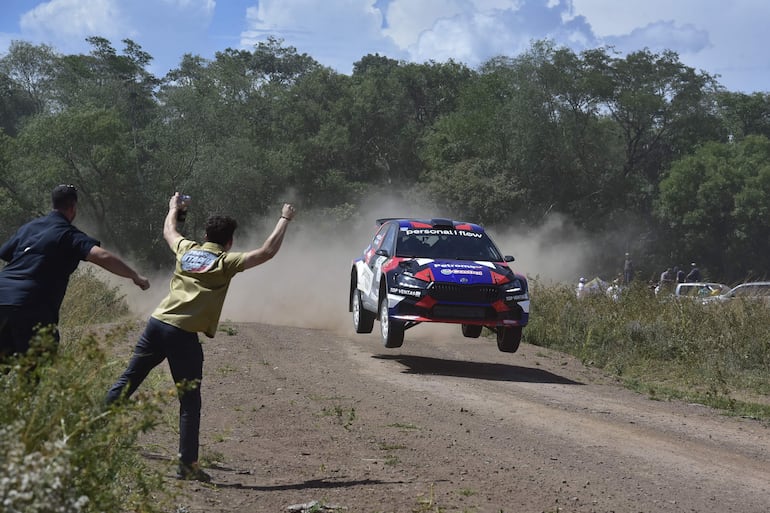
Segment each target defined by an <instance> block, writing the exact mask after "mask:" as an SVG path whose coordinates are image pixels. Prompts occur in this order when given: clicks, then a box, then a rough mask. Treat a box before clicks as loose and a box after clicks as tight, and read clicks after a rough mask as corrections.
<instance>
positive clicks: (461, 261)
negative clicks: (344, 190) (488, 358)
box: [348, 218, 529, 353]
mask: <svg viewBox="0 0 770 513" xmlns="http://www.w3.org/2000/svg"><path fill="white" fill-rule="evenodd" d="M377 225H378V228H377V231H376V233H375V234H374V237H373V238H372V240H371V241H370V243H369V245H368V246H367V247H366V248H364V250H363V253H362V254H361V255H360V256H359V257H357V258H355V259H354V260H353V265H352V268H351V272H350V297H349V302H348V310H349V311H350V312H352V313H353V328H354V329H355V331H356V333H371V332H372V330H373V327H374V321H375V320H379V323H380V334H381V338H382V342H383V344H384V345H385V347H388V348H396V347H401V345H402V344H403V342H404V331H406V330H408V329H410V328H412V327H414V326H417V325H418V324H421V323H423V322H439V323H455V324H460V325H461V327H462V334H463V335H464V336H465V337H468V338H478V337H479V336H480V335H481V333H482V330H483V328H484V327H487V328H489V329H491V330H493V331H494V332H495V333H496V334H497V347H498V349H499V350H500V351H503V352H508V353H513V352H516V350H517V349H518V348H519V343H520V341H521V335H522V329H523V328H524V326H526V325H527V323H528V321H529V289H528V286H527V279H526V278H525V277H524V276H523V275H521V274H517V273H515V272H514V271H513V270H511V268H510V267H509V263H510V262H512V261H513V257H512V256H503V255H502V253H500V250H499V249H498V248H497V246H495V244H494V242H492V239H491V238H490V237H489V235H488V234H487V233H486V231H485V230H484V228H482V227H481V226H480V225H477V224H473V223H467V222H461V221H455V220H451V219H411V218H387V219H378V220H377Z"/></svg>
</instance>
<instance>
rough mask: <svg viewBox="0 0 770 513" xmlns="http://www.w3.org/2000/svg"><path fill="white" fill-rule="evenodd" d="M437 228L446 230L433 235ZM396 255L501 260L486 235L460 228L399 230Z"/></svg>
mask: <svg viewBox="0 0 770 513" xmlns="http://www.w3.org/2000/svg"><path fill="white" fill-rule="evenodd" d="M438 231H441V232H446V233H441V234H436V233H435V232H438ZM414 232H422V233H414ZM432 232H434V233H432ZM396 256H399V257H417V258H433V259H440V258H449V259H454V260H486V261H492V262H501V261H502V260H503V258H502V256H501V255H500V252H499V251H498V249H497V248H496V247H495V245H494V243H492V240H491V239H490V238H489V236H487V234H485V233H478V232H467V231H462V230H402V231H401V232H399V235H398V241H397V243H396Z"/></svg>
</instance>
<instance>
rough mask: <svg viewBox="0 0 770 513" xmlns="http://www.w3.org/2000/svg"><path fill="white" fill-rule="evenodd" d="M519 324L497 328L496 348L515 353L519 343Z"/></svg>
mask: <svg viewBox="0 0 770 513" xmlns="http://www.w3.org/2000/svg"><path fill="white" fill-rule="evenodd" d="M521 332H522V328H521V326H508V327H504V328H497V348H498V349H499V350H500V351H502V352H503V353H515V352H516V351H517V350H518V349H519V344H520V343H521Z"/></svg>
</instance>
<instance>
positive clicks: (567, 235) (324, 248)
mask: <svg viewBox="0 0 770 513" xmlns="http://www.w3.org/2000/svg"><path fill="white" fill-rule="evenodd" d="M363 205H364V206H363V207H362V208H361V209H360V210H359V212H358V213H357V214H356V215H355V216H353V218H352V219H351V220H346V221H344V222H342V223H334V222H333V220H331V219H330V216H329V215H325V214H322V213H318V212H306V211H303V210H302V209H301V207H300V208H298V213H297V217H296V219H295V220H294V221H293V222H292V223H291V225H290V226H289V229H288V231H287V234H286V238H285V239H284V243H283V246H282V247H281V250H280V251H279V253H278V254H277V255H276V256H275V257H274V258H273V259H272V260H270V261H268V262H266V263H264V264H262V265H259V266H257V267H255V268H252V269H249V270H247V271H245V272H243V273H240V274H238V275H236V276H235V278H234V279H233V281H232V282H231V284H230V290H229V293H228V296H227V299H226V301H225V304H224V308H223V311H222V317H221V321H222V322H225V321H232V322H260V323H268V324H274V325H284V326H292V327H303V328H316V329H323V330H329V331H333V332H338V333H344V334H350V333H352V329H353V328H352V319H351V314H350V313H349V312H348V296H349V286H350V271H351V265H352V261H353V259H354V258H356V257H358V256H359V255H360V254H361V252H362V251H363V249H364V248H365V247H366V245H367V244H368V243H369V241H370V240H371V238H372V236H373V234H374V231H375V229H376V222H375V221H376V219H378V218H382V217H423V218H432V217H447V218H452V217H453V216H452V213H451V212H447V211H446V210H445V209H441V208H437V207H436V206H433V205H430V204H427V203H425V202H415V201H410V200H409V199H408V198H406V197H395V198H389V199H385V200H380V201H374V200H371V201H368V202H364V203H363ZM279 216H280V208H276V211H275V213H274V214H273V215H271V216H269V218H267V219H264V220H262V221H260V222H259V223H257V228H256V229H254V230H252V231H250V232H244V231H242V228H239V229H238V230H237V231H236V233H235V242H234V246H233V251H248V250H251V249H254V248H256V247H259V246H261V245H262V243H263V242H264V239H265V238H266V237H267V236H268V235H269V234H270V232H271V231H272V229H273V227H274V226H275V222H277V220H278V218H279ZM462 220H465V221H473V220H472V219H465V218H463V219H462ZM486 229H487V231H488V233H489V234H490V236H491V237H492V238H493V240H494V241H495V242H496V244H497V246H498V247H499V248H500V250H501V252H502V253H503V254H505V255H512V256H514V257H515V259H516V260H515V261H514V262H513V264H512V267H513V268H514V270H516V271H517V272H519V273H522V274H524V275H526V276H528V277H529V278H537V279H538V280H540V281H542V282H544V283H561V282H566V283H574V282H576V281H577V278H578V277H579V276H580V273H581V269H584V268H585V267H586V265H587V264H588V263H589V262H591V260H592V258H593V255H594V249H593V247H592V245H591V244H590V243H588V242H587V238H586V237H585V236H584V235H582V234H581V233H580V232H579V231H578V230H576V229H575V228H574V227H573V226H571V225H570V223H569V222H568V221H567V220H566V219H564V218H562V217H559V216H556V215H552V216H550V217H549V218H548V219H547V220H546V221H545V222H544V223H543V224H542V225H540V226H537V227H528V226H523V225H520V224H518V223H516V222H513V221H512V222H511V223H510V224H508V225H498V226H487V227H486ZM170 277H171V269H169V271H168V272H167V273H165V274H160V275H157V276H152V277H150V279H151V283H152V288H151V289H150V290H148V291H144V292H143V291H140V290H138V289H137V288H136V287H133V286H132V285H131V283H130V282H128V283H126V281H125V280H123V279H119V278H115V277H114V276H113V277H112V279H111V280H110V281H111V283H118V284H120V286H121V288H122V289H124V290H123V292H124V293H126V299H127V301H128V303H129V306H130V307H131V309H132V311H133V312H134V313H136V314H137V315H138V316H142V317H147V316H149V315H150V314H151V313H152V311H153V310H154V308H155V306H157V304H158V303H159V302H160V300H161V299H162V298H163V297H164V296H165V295H166V294H167V293H168V283H169V279H170ZM116 280H120V281H116ZM536 301H537V298H536V297H533V302H536ZM423 326H426V325H423ZM375 328H376V327H375ZM431 328H432V326H431ZM431 328H428V329H425V328H424V327H423V328H422V329H420V331H421V333H423V334H429V333H430V332H431V331H433V330H432V329H431ZM450 328H455V327H450Z"/></svg>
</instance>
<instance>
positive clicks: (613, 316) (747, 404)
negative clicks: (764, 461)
mask: <svg viewBox="0 0 770 513" xmlns="http://www.w3.org/2000/svg"><path fill="white" fill-rule="evenodd" d="M634 285H635V286H632V287H631V288H630V289H629V290H627V291H626V293H625V294H624V295H623V296H622V297H621V299H620V300H619V301H612V300H611V299H609V298H607V297H606V296H604V295H597V296H593V297H589V298H585V299H582V300H578V299H577V298H576V297H575V294H574V291H573V290H572V289H571V288H569V287H564V286H559V285H556V286H546V285H543V284H542V283H539V282H538V281H537V280H533V283H532V285H531V287H532V297H533V304H532V312H531V318H530V320H531V322H530V324H529V326H528V327H527V328H526V329H525V330H524V333H525V335H524V336H525V339H524V341H526V342H528V343H530V344H534V345H537V346H542V347H548V348H551V349H556V350H558V351H562V352H565V353H569V354H572V355H574V356H576V357H578V358H580V360H581V361H582V362H583V363H585V364H587V365H591V366H595V367H598V368H601V369H604V370H606V371H607V372H609V373H610V374H613V375H615V376H617V377H618V378H619V379H621V380H622V381H623V382H624V383H625V384H626V386H628V387H629V388H633V389H635V390H637V391H640V392H642V393H647V394H649V395H650V396H651V397H654V398H656V399H661V400H664V399H681V400H686V401H691V402H697V403H700V404H704V405H706V406H710V407H713V408H717V409H720V410H723V411H724V412H726V413H728V414H731V415H743V416H750V417H752V418H758V419H763V420H768V419H770V397H768V394H770V384H769V383H768V381H767V379H766V376H767V375H768V374H770V308H768V307H767V306H766V305H765V304H763V303H760V302H752V301H734V302H729V303H720V304H708V305H703V304H701V303H699V302H698V301H690V300H672V299H662V298H659V297H655V296H654V295H652V294H651V293H650V291H649V290H648V289H647V287H645V286H643V285H642V284H634Z"/></svg>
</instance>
